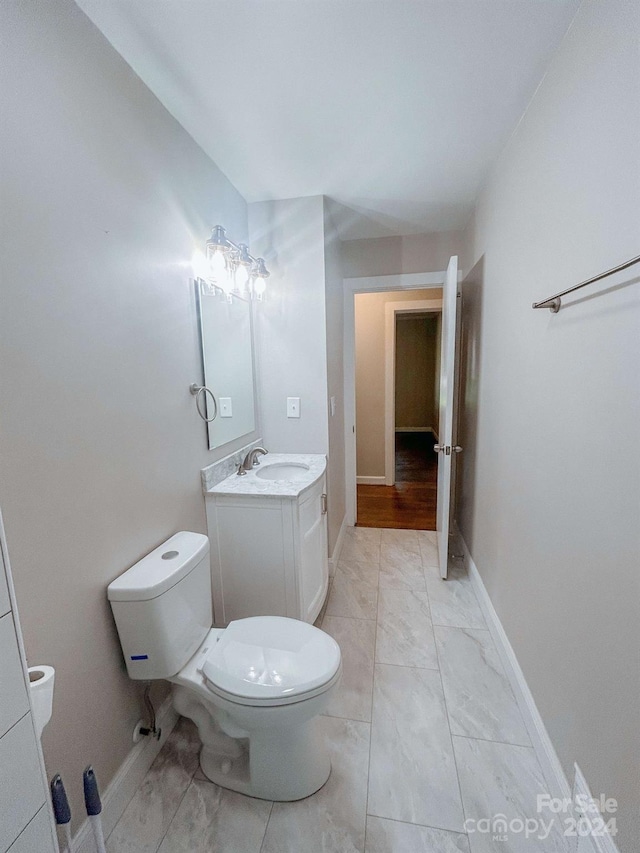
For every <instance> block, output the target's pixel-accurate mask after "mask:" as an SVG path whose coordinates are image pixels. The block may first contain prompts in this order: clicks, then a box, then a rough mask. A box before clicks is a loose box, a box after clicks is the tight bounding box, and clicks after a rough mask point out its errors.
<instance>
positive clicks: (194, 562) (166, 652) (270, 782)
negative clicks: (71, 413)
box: [108, 532, 342, 801]
mask: <svg viewBox="0 0 640 853" xmlns="http://www.w3.org/2000/svg"><path fill="white" fill-rule="evenodd" d="M208 554H209V543H208V539H207V537H206V536H202V535H201V534H196V533H188V532H183V533H178V534H176V535H175V536H173V537H171V539H169V540H168V541H167V542H165V543H164V544H163V545H161V546H160V547H159V548H156V549H155V551H153V552H151V554H149V555H147V557H145V558H143V560H141V561H140V562H139V563H136V565H135V566H133V567H132V568H131V569H129V570H128V571H127V572H125V573H124V574H123V575H121V576H120V577H119V578H116V580H115V581H113V583H112V584H110V585H109V589H108V595H109V600H110V602H111V607H112V610H113V613H114V617H115V621H116V626H117V628H118V634H119V636H120V643H121V645H122V649H123V652H124V656H125V661H126V663H127V670H128V672H129V675H130V677H131V678H135V679H144V680H148V679H153V678H164V679H166V680H168V681H170V682H171V683H172V684H173V704H174V707H175V709H176V711H178V713H179V714H181V715H183V716H185V717H189V718H190V719H192V720H193V721H194V723H195V724H196V726H197V729H198V734H199V737H200V740H201V741H202V749H201V751H200V766H201V768H202V771H203V773H204V774H205V776H207V778H209V779H211V781H213V782H216V783H217V784H218V785H221V786H222V787H224V788H229V789H231V790H234V791H239V792H240V793H242V794H247V795H249V796H252V797H259V798H262V799H268V800H278V801H289V800H298V799H302V798H303V797H308V796H309V795H310V794H313V793H314V792H315V791H317V790H318V789H319V788H321V787H322V785H324V783H325V782H326V781H327V779H328V777H329V774H330V772H331V764H330V761H329V755H328V750H327V747H326V744H325V741H324V737H323V734H322V730H321V727H320V721H319V719H318V717H319V715H320V714H322V712H323V711H324V710H325V709H326V707H327V705H328V703H329V700H330V698H331V695H332V693H333V691H334V690H335V689H336V687H337V685H338V683H339V680H340V676H341V672H342V664H341V655H340V647H339V646H338V644H337V643H336V642H335V640H333V638H332V637H330V636H329V635H328V634H326V633H325V632H324V631H321V630H320V629H318V628H315V627H314V626H313V625H309V624H307V623H306V622H301V621H299V620H297V619H289V618H286V617H282V616H254V617H249V618H246V619H239V620H237V621H234V622H230V623H229V625H228V627H227V628H223V629H218V628H212V627H211V623H212V610H211V575H210V571H209V565H208Z"/></svg>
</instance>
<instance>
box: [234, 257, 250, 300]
mask: <svg viewBox="0 0 640 853" xmlns="http://www.w3.org/2000/svg"><path fill="white" fill-rule="evenodd" d="M248 281H249V270H248V269H247V267H246V266H245V265H244V264H238V266H237V268H236V288H237V290H238V291H239V292H240V293H244V291H245V290H246V288H247V283H248Z"/></svg>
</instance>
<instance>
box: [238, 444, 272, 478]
mask: <svg viewBox="0 0 640 853" xmlns="http://www.w3.org/2000/svg"><path fill="white" fill-rule="evenodd" d="M268 452H269V451H268V450H265V449H264V447H254V448H253V450H250V451H249V452H248V453H247V455H246V456H245V457H244V461H243V463H242V465H239V466H238V477H242V476H244V474H246V473H247V471H251V469H252V468H255V467H256V466H257V465H259V464H260V462H259V460H258V456H266V455H267V453H268Z"/></svg>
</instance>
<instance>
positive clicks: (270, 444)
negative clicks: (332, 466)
mask: <svg viewBox="0 0 640 853" xmlns="http://www.w3.org/2000/svg"><path fill="white" fill-rule="evenodd" d="M249 222H250V233H251V250H252V252H253V254H255V255H259V256H262V257H264V258H265V260H266V263H267V267H268V268H269V270H270V272H271V277H270V278H269V280H268V283H267V296H266V299H265V301H264V302H263V303H262V304H261V305H260V306H258V310H257V311H256V324H255V329H256V348H257V355H258V363H259V379H258V398H259V401H260V402H259V407H260V413H261V417H260V423H261V428H262V436H263V439H264V443H265V447H266V448H267V449H268V450H271V451H274V452H278V453H327V452H328V450H329V435H328V425H327V393H326V392H327V353H326V336H325V279H324V203H323V199H322V196H312V197H310V198H298V199H286V200H284V201H265V202H257V203H255V204H251V205H249ZM287 397H300V417H299V418H288V417H287Z"/></svg>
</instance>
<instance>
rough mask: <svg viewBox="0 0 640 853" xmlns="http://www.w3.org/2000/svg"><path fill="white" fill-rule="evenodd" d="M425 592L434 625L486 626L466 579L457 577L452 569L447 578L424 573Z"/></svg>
mask: <svg viewBox="0 0 640 853" xmlns="http://www.w3.org/2000/svg"><path fill="white" fill-rule="evenodd" d="M426 578H427V592H428V593H429V601H430V602H431V620H432V622H433V624H434V625H448V626H449V627H451V628H486V627H487V625H486V622H485V621H484V617H483V615H482V611H481V610H480V605H479V604H478V599H477V598H476V594H475V592H474V591H473V587H472V586H471V583H470V582H469V581H468V580H466V579H465V580H462V579H458V578H457V577H456V574H455V571H454V570H452V571H451V573H450V575H449V578H448V579H447V580H442V579H441V578H438V577H434V576H433V575H432V574H430V573H429V572H427V573H426Z"/></svg>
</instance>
